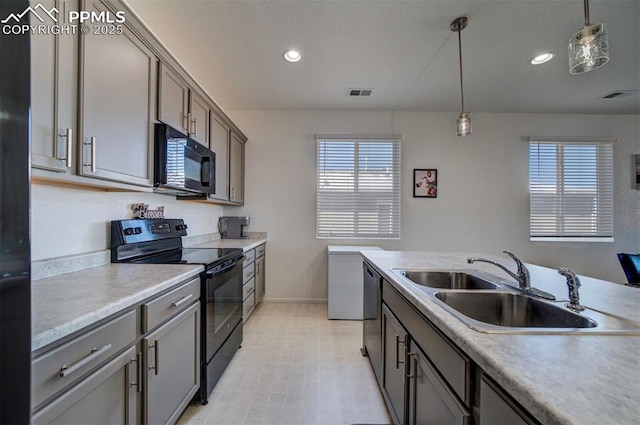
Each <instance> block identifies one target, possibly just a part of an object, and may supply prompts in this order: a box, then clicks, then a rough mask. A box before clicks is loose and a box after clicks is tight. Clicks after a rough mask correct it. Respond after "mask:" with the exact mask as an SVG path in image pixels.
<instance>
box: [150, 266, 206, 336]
mask: <svg viewBox="0 0 640 425" xmlns="http://www.w3.org/2000/svg"><path fill="white" fill-rule="evenodd" d="M199 298H200V278H196V279H193V280H191V281H189V282H187V283H185V284H183V285H181V286H180V287H179V288H176V289H174V290H173V291H170V292H168V293H166V294H164V295H162V296H160V297H158V298H156V299H154V300H153V301H150V302H148V303H145V304H143V305H142V333H146V332H148V331H150V330H151V329H153V328H155V327H156V326H158V325H159V324H160V323H162V322H163V321H164V320H165V319H168V318H169V317H171V316H173V315H174V314H177V313H179V312H181V311H182V310H184V309H185V308H187V307H189V306H190V305H191V304H193V302H194V301H196V300H197V299H199Z"/></svg>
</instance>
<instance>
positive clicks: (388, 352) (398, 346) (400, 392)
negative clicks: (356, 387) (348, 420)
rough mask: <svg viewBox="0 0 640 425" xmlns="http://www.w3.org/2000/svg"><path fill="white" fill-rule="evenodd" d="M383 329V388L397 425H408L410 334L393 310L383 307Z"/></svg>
mask: <svg viewBox="0 0 640 425" xmlns="http://www.w3.org/2000/svg"><path fill="white" fill-rule="evenodd" d="M382 322H383V325H382V329H383V334H382V338H383V342H382V344H383V347H384V353H383V362H384V363H383V364H384V366H383V370H384V378H383V383H384V384H383V388H384V391H385V392H386V393H387V397H388V398H389V402H390V404H391V409H389V412H390V413H391V416H392V417H393V419H394V422H395V423H396V424H400V425H403V424H405V423H406V419H405V418H406V393H407V385H406V379H405V378H406V376H407V373H406V369H405V365H406V353H407V350H406V347H407V344H408V341H409V338H408V336H409V335H408V334H407V332H406V331H405V330H404V328H403V327H402V325H401V324H400V323H399V322H398V320H397V319H396V318H395V316H394V315H393V313H391V310H389V309H388V308H387V307H386V306H383V307H382Z"/></svg>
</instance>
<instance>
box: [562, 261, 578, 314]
mask: <svg viewBox="0 0 640 425" xmlns="http://www.w3.org/2000/svg"><path fill="white" fill-rule="evenodd" d="M558 274H561V275H562V276H564V277H566V278H567V286H568V287H569V302H568V303H566V304H565V305H564V306H565V307H567V308H568V309H569V310H573V311H575V312H576V313H580V312H581V311H583V310H584V307H583V306H581V305H580V294H579V293H578V288H580V286H582V284H581V283H580V279H578V276H577V275H576V273H575V272H574V271H573V270H569V269H565V268H560V269H558Z"/></svg>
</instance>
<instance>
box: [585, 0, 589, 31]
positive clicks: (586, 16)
mask: <svg viewBox="0 0 640 425" xmlns="http://www.w3.org/2000/svg"><path fill="white" fill-rule="evenodd" d="M584 26H585V27H588V26H589V0H584Z"/></svg>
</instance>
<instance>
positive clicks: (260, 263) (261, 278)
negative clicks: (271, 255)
mask: <svg viewBox="0 0 640 425" xmlns="http://www.w3.org/2000/svg"><path fill="white" fill-rule="evenodd" d="M264 257H265V256H264V255H263V256H262V257H260V258H258V259H257V260H256V289H255V292H256V305H257V304H258V303H259V302H260V301H262V298H263V297H264V292H265V268H264V265H265V260H264Z"/></svg>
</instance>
